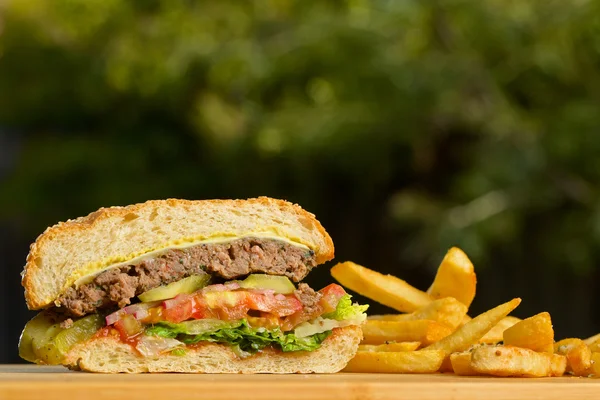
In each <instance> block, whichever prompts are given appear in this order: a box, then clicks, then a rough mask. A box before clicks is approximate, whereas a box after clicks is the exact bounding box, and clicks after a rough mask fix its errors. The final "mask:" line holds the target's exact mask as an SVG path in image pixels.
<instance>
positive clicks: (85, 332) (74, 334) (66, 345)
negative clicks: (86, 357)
mask: <svg viewBox="0 0 600 400" xmlns="http://www.w3.org/2000/svg"><path fill="white" fill-rule="evenodd" d="M103 325H104V321H103V319H102V317H100V315H98V314H91V315H88V316H86V317H83V318H81V319H78V320H77V321H75V322H73V325H72V326H71V327H70V328H69V329H65V330H63V331H62V332H60V333H58V334H57V335H56V337H55V338H54V346H55V347H56V350H57V351H58V352H59V353H61V355H62V356H63V357H64V356H65V355H66V354H67V352H68V351H69V349H71V347H73V346H74V345H75V344H77V343H79V342H84V341H86V340H88V339H89V338H91V337H92V336H93V335H94V334H95V333H96V332H97V331H98V329H100V328H102V326H103Z"/></svg>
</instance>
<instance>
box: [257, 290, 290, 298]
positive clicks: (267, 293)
mask: <svg viewBox="0 0 600 400" xmlns="http://www.w3.org/2000/svg"><path fill="white" fill-rule="evenodd" d="M252 292H253V293H257V294H264V295H266V296H271V295H274V294H275V291H274V290H273V289H252ZM281 296H283V295H281ZM284 297H285V296H284Z"/></svg>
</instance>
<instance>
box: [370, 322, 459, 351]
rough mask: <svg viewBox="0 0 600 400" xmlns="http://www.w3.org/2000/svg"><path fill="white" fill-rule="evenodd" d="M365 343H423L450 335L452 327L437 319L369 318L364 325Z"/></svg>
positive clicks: (426, 343)
mask: <svg viewBox="0 0 600 400" xmlns="http://www.w3.org/2000/svg"><path fill="white" fill-rule="evenodd" d="M362 331H363V336H364V339H363V343H364V344H383V343H386V342H420V343H422V344H423V345H425V346H426V345H428V344H430V343H433V342H436V341H438V340H440V339H442V338H444V337H446V336H448V335H449V334H450V333H451V332H452V329H450V328H448V327H447V326H446V325H443V324H440V323H439V322H435V321H427V320H420V321H376V320H367V322H366V323H365V324H364V325H363V326H362Z"/></svg>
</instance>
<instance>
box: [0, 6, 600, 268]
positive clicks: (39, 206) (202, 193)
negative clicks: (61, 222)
mask: <svg viewBox="0 0 600 400" xmlns="http://www.w3.org/2000/svg"><path fill="white" fill-rule="evenodd" d="M5 7H6V9H5V10H4V12H3V13H2V15H3V16H2V18H3V22H2V24H3V33H2V34H1V36H0V57H1V58H0V88H1V90H0V123H1V124H2V125H4V126H9V127H15V128H18V129H21V130H23V132H27V133H28V134H27V136H26V137H25V138H24V143H23V150H22V151H23V155H22V157H21V158H20V161H19V164H18V165H17V167H16V170H15V171H14V174H12V175H11V176H10V177H9V179H8V180H7V182H6V183H5V185H4V186H3V187H2V188H1V189H0V206H2V207H1V208H0V209H3V210H10V211H6V212H5V213H7V214H10V215H4V217H14V218H19V220H21V221H25V223H27V224H28V225H26V226H28V229H29V230H30V231H31V232H39V231H40V230H41V229H42V228H43V227H44V226H46V225H48V224H51V223H53V222H55V221H56V220H58V219H65V218H68V217H75V216H77V215H80V214H84V213H87V212H89V211H91V210H93V209H95V208H97V207H99V206H101V205H107V204H126V203H130V202H133V201H142V200H145V199H148V198H160V197H167V196H174V197H175V196H178V197H189V198H210V197H246V196H252V195H258V194H267V195H272V196H282V197H287V198H291V199H293V200H295V201H298V202H300V203H301V204H303V205H304V206H306V207H307V208H309V209H311V210H312V211H314V212H315V213H317V214H318V215H320V216H321V215H323V217H322V219H323V220H324V222H325V225H326V226H328V227H332V228H331V230H332V235H333V236H334V238H335V239H336V243H339V244H341V249H342V250H343V249H346V251H347V252H346V253H345V254H347V255H349V256H352V255H356V256H357V257H358V258H360V257H362V258H363V259H369V260H371V261H372V264H374V266H377V265H381V266H383V265H385V264H386V263H388V262H389V260H390V258H391V259H392V260H395V261H397V262H406V263H408V264H409V265H421V264H427V265H430V266H431V267H432V268H433V267H435V265H436V261H435V260H439V259H440V257H441V254H442V253H443V252H444V251H445V249H446V248H447V247H449V246H450V245H453V244H457V245H460V246H462V247H463V248H465V250H466V251H467V252H468V253H469V254H470V255H472V256H473V258H474V260H475V261H476V263H478V265H485V264H487V263H491V262H493V257H494V254H496V253H499V252H502V254H505V256H504V258H503V261H502V262H504V263H506V264H511V265H521V266H525V265H529V264H530V263H532V262H535V263H541V264H544V265H548V266H549V267H554V268H577V269H579V270H581V271H586V270H589V269H590V268H592V266H593V265H594V264H596V263H597V261H598V260H599V259H600V257H599V254H598V251H597V250H596V249H597V248H598V244H600V201H598V200H599V199H598V197H599V195H600V192H599V188H598V185H597V184H596V182H599V181H600V157H598V154H600V139H599V136H598V127H600V113H598V112H597V108H598V99H599V98H600V73H599V72H598V71H599V69H598V65H600V56H599V52H600V35H599V33H600V24H599V23H598V19H597V15H598V11H600V1H598V0H581V1H576V2H567V1H534V0H525V1H517V0H510V1H500V0H492V1H479V2H478V1H461V0H448V1H416V0H408V1H373V2H366V1H361V0H351V1H336V2H319V1H291V0H270V1H269V0H261V1H256V2H249V3H245V2H243V3H241V2H237V1H219V2H192V1H170V0H151V1H150V0H148V1H135V2H128V1H118V0H95V1H90V0H57V1H52V2H49V1H45V0H21V1H11V2H9V3H8V6H5ZM15 210H16V211H15ZM390 243H391V244H390ZM532 254H535V258H532V257H531V256H530V255H532ZM378 255H379V256H378ZM377 257H380V258H377ZM486 257H487V258H486ZM496 262H498V263H499V262H500V261H496Z"/></svg>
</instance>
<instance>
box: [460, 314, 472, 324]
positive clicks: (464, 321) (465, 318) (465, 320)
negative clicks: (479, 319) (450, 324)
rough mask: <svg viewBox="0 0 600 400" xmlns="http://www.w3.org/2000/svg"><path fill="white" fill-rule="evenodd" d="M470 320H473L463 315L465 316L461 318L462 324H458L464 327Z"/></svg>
mask: <svg viewBox="0 0 600 400" xmlns="http://www.w3.org/2000/svg"><path fill="white" fill-rule="evenodd" d="M472 319H473V318H471V317H470V316H469V315H465V316H464V317H463V320H462V322H461V323H460V324H461V325H464V324H466V323H467V322H469V321H470V320H472Z"/></svg>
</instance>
